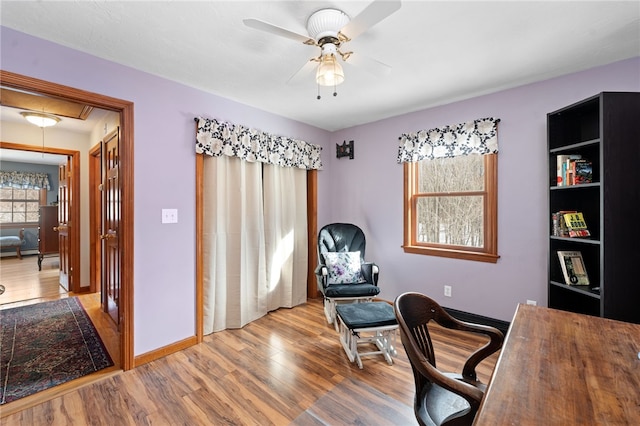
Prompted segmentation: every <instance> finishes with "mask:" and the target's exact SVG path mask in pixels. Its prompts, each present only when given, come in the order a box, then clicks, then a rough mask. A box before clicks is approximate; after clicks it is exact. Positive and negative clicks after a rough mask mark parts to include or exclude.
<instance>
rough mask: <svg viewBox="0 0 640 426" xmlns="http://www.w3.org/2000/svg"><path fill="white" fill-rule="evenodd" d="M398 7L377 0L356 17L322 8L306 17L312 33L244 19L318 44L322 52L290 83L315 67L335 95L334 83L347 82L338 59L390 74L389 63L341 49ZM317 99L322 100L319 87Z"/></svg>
mask: <svg viewBox="0 0 640 426" xmlns="http://www.w3.org/2000/svg"><path fill="white" fill-rule="evenodd" d="M398 9H400V0H393V1H386V0H374V1H373V2H372V3H371V4H369V6H367V7H366V8H365V9H364V10H363V11H362V12H360V13H359V14H358V15H357V16H356V17H355V18H353V19H351V18H349V16H348V15H347V14H346V13H344V12H343V11H341V10H339V9H335V8H327V9H320V10H318V11H316V12H314V13H313V14H311V16H309V18H308V19H307V32H308V33H309V35H302V34H298V33H296V32H294V31H290V30H287V29H285V28H282V27H278V26H276V25H273V24H270V23H268V22H265V21H261V20H259V19H253V18H250V19H244V20H243V22H244V24H245V25H246V26H248V27H251V28H254V29H257V30H261V31H265V32H268V33H271V34H275V35H278V36H281V37H286V38H288V39H291V40H294V41H298V42H301V43H303V44H306V45H309V46H316V47H319V48H320V55H318V56H317V57H313V58H311V59H310V60H309V61H307V63H306V64H305V65H304V66H303V67H302V68H301V69H300V70H298V71H297V72H296V73H295V74H294V75H293V76H292V77H291V78H290V79H289V80H288V82H289V81H291V80H293V79H294V78H295V77H296V76H298V75H302V74H307V73H309V72H311V70H313V69H314V68H316V82H317V84H318V86H333V87H334V92H333V96H336V95H337V92H336V90H335V86H337V85H339V84H341V83H342V82H344V71H343V70H342V66H341V65H340V63H339V61H338V58H340V59H341V60H342V61H344V62H347V61H348V63H350V64H352V65H356V66H361V67H363V68H365V69H367V70H368V71H369V72H371V73H374V74H378V75H388V74H389V73H390V72H391V67H390V66H389V65H386V64H383V63H382V62H379V61H377V60H375V59H371V58H367V57H365V56H362V55H358V54H356V53H354V52H350V51H346V52H345V51H343V50H341V48H343V47H344V44H345V43H347V42H349V41H351V40H353V39H354V38H356V37H357V36H359V35H360V34H362V33H363V32H365V31H367V30H368V29H369V28H371V27H372V26H374V25H375V24H377V23H378V22H380V21H382V20H383V19H385V18H386V17H388V16H389V15H391V14H392V13H394V12H395V11H397V10H398ZM318 99H320V93H319V88H318Z"/></svg>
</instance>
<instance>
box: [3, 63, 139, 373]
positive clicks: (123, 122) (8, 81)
mask: <svg viewBox="0 0 640 426" xmlns="http://www.w3.org/2000/svg"><path fill="white" fill-rule="evenodd" d="M0 81H2V85H3V86H6V87H11V88H14V89H18V90H24V91H27V92H33V93H38V94H42V95H46V96H50V97H54V98H58V99H64V100H70V101H75V102H82V103H84V104H86V105H89V106H92V107H95V108H100V109H105V110H109V111H114V112H117V113H119V114H120V131H121V140H120V143H121V145H120V150H121V155H120V161H121V162H120V175H121V178H122V179H121V180H122V182H127V185H123V186H122V193H121V195H122V200H123V203H122V211H121V215H122V217H121V219H122V220H121V228H122V229H120V230H119V231H120V241H121V255H122V263H121V265H120V266H121V269H120V273H121V276H120V279H121V291H122V292H121V299H120V303H121V305H120V308H121V310H122V311H121V315H122V328H121V333H120V359H121V367H122V369H123V370H129V369H131V368H133V367H134V366H135V360H134V352H133V328H134V327H133V318H134V317H133V266H134V259H133V253H134V251H133V242H134V239H133V235H134V234H133V229H134V203H133V200H134V198H133V195H134V191H133V188H134V184H133V179H134V161H133V134H134V132H133V102H130V101H126V100H123V99H116V98H112V97H109V96H104V95H99V94H96V93H92V92H87V91H85V90H80V89H75V88H73V87H69V86H64V85H61V84H56V83H51V82H48V81H45V80H39V79H36V78H32V77H27V76H24V75H20V74H16V73H13V72H10V71H5V70H0ZM3 145H4V144H3Z"/></svg>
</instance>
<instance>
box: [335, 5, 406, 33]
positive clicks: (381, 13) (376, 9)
mask: <svg viewBox="0 0 640 426" xmlns="http://www.w3.org/2000/svg"><path fill="white" fill-rule="evenodd" d="M398 9H400V0H394V1H386V0H375V1H374V2H372V3H371V4H370V5H369V6H367V7H366V8H365V9H364V10H363V11H362V12H360V13H359V14H358V16H356V17H355V18H353V19H352V20H351V21H350V22H349V23H348V24H347V25H345V26H344V27H342V29H341V30H340V32H341V33H342V34H344V35H345V36H347V37H348V38H350V39H351V40H353V39H354V38H356V37H357V36H359V35H360V34H362V33H363V32H365V31H367V30H368V29H369V28H371V27H372V26H374V25H375V24H377V23H378V22H380V21H382V20H383V19H384V18H386V17H387V16H389V15H391V14H392V13H393V12H395V11H396V10H398Z"/></svg>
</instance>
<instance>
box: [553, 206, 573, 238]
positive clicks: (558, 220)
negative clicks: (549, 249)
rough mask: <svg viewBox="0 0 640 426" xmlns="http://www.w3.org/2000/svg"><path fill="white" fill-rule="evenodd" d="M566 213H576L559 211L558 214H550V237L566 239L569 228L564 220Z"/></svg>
mask: <svg viewBox="0 0 640 426" xmlns="http://www.w3.org/2000/svg"><path fill="white" fill-rule="evenodd" d="M567 213H577V211H576V210H560V211H559V212H553V213H551V223H552V225H553V226H552V235H553V236H554V237H568V236H569V228H568V227H567V224H566V222H565V219H564V215H565V214H567Z"/></svg>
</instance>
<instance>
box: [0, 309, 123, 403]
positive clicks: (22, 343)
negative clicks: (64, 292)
mask: <svg viewBox="0 0 640 426" xmlns="http://www.w3.org/2000/svg"><path fill="white" fill-rule="evenodd" d="M0 325H1V327H2V328H1V329H0V344H1V345H2V346H1V347H0V382H1V383H0V404H5V403H8V402H11V401H15V400H16V399H20V398H23V397H25V396H28V395H31V394H34V393H36V392H39V391H42V390H45V389H48V388H51V387H53V386H57V385H60V384H62V383H65V382H68V381H70V380H73V379H77V378H78V377H82V376H85V375H87V374H90V373H93V372H96V371H98V370H102V369H104V368H107V367H110V366H112V365H113V361H112V360H111V357H110V356H109V353H108V352H107V350H106V348H105V346H104V344H103V343H102V340H101V339H100V336H99V335H98V332H97V331H96V328H95V327H94V325H93V323H92V322H91V319H89V316H88V315H87V313H86V312H85V310H84V308H83V307H82V305H81V304H80V301H79V300H78V299H77V298H76V297H69V298H66V299H60V300H55V301H52V302H44V303H38V304H35V305H28V306H21V307H18V308H11V309H6V310H2V311H0Z"/></svg>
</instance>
